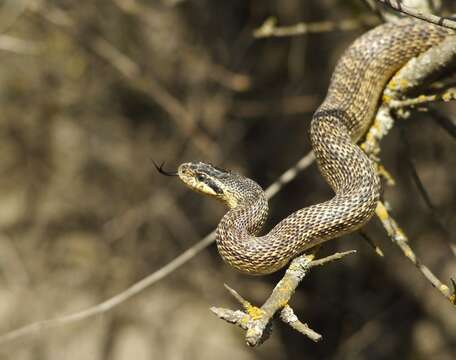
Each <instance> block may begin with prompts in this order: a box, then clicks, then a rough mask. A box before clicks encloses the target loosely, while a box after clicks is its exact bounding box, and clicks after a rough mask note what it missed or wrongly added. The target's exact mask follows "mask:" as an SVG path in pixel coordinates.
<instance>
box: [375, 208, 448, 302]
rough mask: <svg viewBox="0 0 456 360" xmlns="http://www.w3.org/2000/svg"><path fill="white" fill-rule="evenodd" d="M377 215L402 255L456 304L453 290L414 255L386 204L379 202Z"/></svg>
mask: <svg viewBox="0 0 456 360" xmlns="http://www.w3.org/2000/svg"><path fill="white" fill-rule="evenodd" d="M375 212H376V214H377V217H378V218H379V219H380V221H381V223H382V225H383V227H384V229H385V230H386V232H387V234H388V236H389V237H390V239H391V240H392V241H393V243H394V244H395V245H397V246H399V248H400V249H401V250H402V253H403V254H404V256H405V257H406V258H407V259H409V260H410V261H411V262H412V263H413V264H414V265H415V266H416V267H417V269H418V270H419V271H420V272H421V274H422V275H423V276H424V277H425V279H427V280H428V281H429V282H430V283H431V285H432V286H433V287H435V288H436V289H437V290H438V291H439V292H440V293H441V294H442V295H443V296H444V297H445V298H446V299H448V300H449V301H450V302H451V303H452V304H453V305H456V298H455V294H454V292H452V291H451V290H450V288H449V287H448V286H447V285H445V284H443V283H442V282H441V281H440V280H439V279H438V278H437V277H436V276H435V275H434V274H433V273H432V271H431V270H430V269H429V268H428V267H427V266H425V265H424V264H423V263H422V262H421V261H420V260H419V259H418V258H417V256H416V254H415V252H414V251H413V249H412V248H411V247H410V245H409V244H408V238H407V236H406V235H405V233H404V231H403V230H402V229H401V228H400V227H399V225H398V224H397V222H396V220H394V219H393V218H392V217H391V215H390V214H389V213H388V211H387V209H386V206H385V205H384V204H383V203H382V202H379V203H378V206H377V209H376V211H375Z"/></svg>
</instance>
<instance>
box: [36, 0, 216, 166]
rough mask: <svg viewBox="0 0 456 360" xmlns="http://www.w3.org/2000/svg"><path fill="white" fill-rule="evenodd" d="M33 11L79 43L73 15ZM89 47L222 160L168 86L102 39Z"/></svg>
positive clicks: (56, 10)
mask: <svg viewBox="0 0 456 360" xmlns="http://www.w3.org/2000/svg"><path fill="white" fill-rule="evenodd" d="M30 10H31V11H33V12H35V13H36V14H38V15H39V16H41V17H42V18H43V19H45V20H46V21H48V22H50V23H52V24H54V25H56V26H58V27H60V28H61V29H63V30H65V32H66V33H67V34H69V35H70V36H71V37H73V38H74V39H75V40H76V41H78V36H77V33H76V29H75V24H76V23H75V21H74V20H73V19H72V18H71V16H70V15H68V14H67V13H65V12H64V11H62V10H61V9H59V8H58V7H52V6H50V5H48V4H46V6H45V5H44V4H41V3H38V4H35V6H34V7H32V8H31V9H30ZM82 46H83V45H82ZM86 46H88V48H89V49H90V50H91V51H93V53H95V54H96V55H97V56H99V57H100V58H101V59H103V60H104V61H106V62H107V64H109V65H110V66H111V67H112V68H113V69H114V70H116V71H117V72H118V73H119V74H121V75H122V77H123V78H124V79H126V80H127V84H128V85H129V86H130V87H132V88H134V89H136V90H138V91H140V92H141V93H143V94H145V95H147V96H149V97H150V98H151V99H152V100H153V101H154V102H155V103H156V104H158V105H159V106H160V107H161V108H162V109H163V110H164V111H165V112H166V113H167V114H169V115H170V119H171V120H172V121H174V122H175V124H176V126H177V129H179V131H181V132H182V133H183V134H184V136H185V138H186V139H191V140H192V144H194V145H195V146H196V147H197V148H198V149H199V150H201V151H203V152H204V153H205V152H210V153H211V154H212V156H213V158H215V159H216V158H218V157H219V155H218V152H219V150H218V146H216V144H215V143H214V142H213V140H212V139H211V138H210V137H208V136H206V135H205V134H204V133H202V132H200V131H197V129H196V119H195V114H193V112H192V111H191V109H190V108H189V107H187V106H185V105H184V104H182V103H181V102H180V101H179V100H178V99H177V98H176V97H174V96H173V95H172V94H171V93H170V92H169V91H168V90H167V89H166V88H165V87H164V86H162V85H161V84H159V82H158V81H157V80H156V79H153V78H151V76H150V75H147V76H146V74H144V73H143V71H142V69H141V67H140V65H139V64H137V63H136V62H135V61H134V60H133V59H131V58H130V57H128V56H127V55H125V54H124V53H123V52H122V51H121V50H120V49H118V48H116V47H115V46H114V45H113V44H111V43H110V42H109V41H108V40H106V39H105V38H103V37H102V36H100V35H96V36H92V37H91V38H90V39H89V40H88V43H87V44H86Z"/></svg>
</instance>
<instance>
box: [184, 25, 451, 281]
mask: <svg viewBox="0 0 456 360" xmlns="http://www.w3.org/2000/svg"><path fill="white" fill-rule="evenodd" d="M450 34H453V31H451V30H448V29H444V28H442V27H439V26H435V25H431V24H428V23H425V22H423V21H419V20H414V19H408V18H407V19H402V20H400V21H399V22H397V23H394V24H392V23H387V24H383V25H380V26H378V27H376V28H374V29H372V30H370V31H368V32H367V33H365V34H364V35H362V36H361V37H359V38H358V39H357V40H355V42H354V43H353V44H352V45H351V46H350V47H349V48H348V49H347V50H346V51H345V53H344V54H343V55H342V57H341V58H340V60H339V61H338V63H337V65H336V68H335V70H334V72H333V75H332V78H331V80H330V85H329V89H328V92H327V95H326V98H325V99H324V101H323V103H322V104H321V105H320V107H319V108H318V109H317V111H316V112H315V113H314V115H313V118H312V121H311V126H310V140H311V144H312V148H313V151H314V153H315V156H316V159H317V163H318V166H319V169H320V172H321V174H322V175H323V177H324V178H325V180H326V181H327V182H328V184H329V185H330V186H331V188H332V189H333V190H334V193H335V196H334V197H333V198H331V199H330V200H328V201H325V202H323V203H320V204H316V205H312V206H309V207H306V208H303V209H300V210H298V211H296V212H294V213H292V214H291V215H289V216H288V217H286V218H285V219H283V220H282V221H280V222H279V223H278V224H277V225H276V226H275V227H274V228H273V229H272V230H271V231H270V232H269V233H267V234H266V235H263V236H259V235H258V234H259V232H260V230H261V228H262V226H263V224H264V223H265V221H266V217H267V213H268V203H267V199H266V197H265V194H264V192H263V190H262V189H261V187H260V186H259V185H258V184H257V183H255V182H254V181H253V180H251V179H248V178H246V177H244V176H242V175H239V174H236V173H233V172H230V171H228V170H224V169H221V168H218V167H215V166H213V165H210V164H207V163H203V162H190V163H184V164H181V165H180V166H179V168H178V171H177V175H178V176H179V177H180V179H181V180H182V181H183V182H184V183H185V184H186V185H187V186H189V187H190V188H191V189H193V190H195V191H198V192H201V193H203V194H205V195H209V196H212V197H214V198H216V199H219V200H221V201H222V202H224V203H225V204H226V205H227V206H228V208H229V211H228V212H227V213H226V214H225V215H224V216H223V218H222V220H221V221H220V223H219V225H218V227H217V232H216V240H217V247H218V250H219V253H220V255H221V256H222V258H223V259H224V260H225V261H226V262H227V263H229V264H230V265H232V266H233V267H234V268H236V269H238V270H240V271H242V272H245V273H248V274H253V275H262V274H269V273H272V272H275V271H277V270H279V269H280V268H282V267H284V266H285V265H286V264H287V263H288V262H289V261H290V260H291V259H293V258H294V257H296V256H298V255H299V254H301V253H303V252H304V251H305V250H307V249H309V248H311V247H313V246H315V245H317V244H319V243H321V242H323V241H326V240H329V239H333V238H335V237H338V236H340V235H343V234H346V233H350V232H352V231H354V230H356V229H358V228H360V227H361V226H362V225H364V224H365V223H366V222H367V221H368V220H369V219H370V218H371V216H372V215H373V213H374V212H375V208H376V206H377V202H378V200H379V196H380V195H379V194H380V188H381V186H380V180H379V178H378V175H377V173H376V171H375V169H374V166H373V164H372V162H371V160H370V159H369V158H368V156H367V155H366V154H365V153H364V152H363V151H362V150H361V149H360V148H359V147H358V146H357V145H356V142H357V141H358V140H359V139H360V138H361V137H362V136H363V134H364V133H365V132H366V130H367V128H368V127H369V125H370V123H371V121H372V119H373V117H374V115H375V112H376V109H377V107H378V103H379V99H380V96H381V94H382V91H383V89H384V87H385V85H386V84H387V82H388V80H389V79H390V78H391V77H392V75H393V74H394V73H395V72H396V71H397V70H398V69H400V68H401V67H402V66H403V65H404V64H405V63H406V62H407V61H408V60H410V59H411V58H413V57H415V56H417V55H419V54H420V53H422V52H424V51H426V50H427V49H428V48H430V47H432V46H434V45H436V44H438V43H439V42H441V41H442V40H443V39H444V38H445V37H447V36H448V35H450Z"/></svg>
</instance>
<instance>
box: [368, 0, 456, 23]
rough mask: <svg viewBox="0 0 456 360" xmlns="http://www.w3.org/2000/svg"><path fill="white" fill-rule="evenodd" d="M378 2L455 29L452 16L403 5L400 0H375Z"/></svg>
mask: <svg viewBox="0 0 456 360" xmlns="http://www.w3.org/2000/svg"><path fill="white" fill-rule="evenodd" d="M377 1H378V2H379V3H382V4H383V5H386V6H388V7H390V8H391V9H394V10H396V11H399V12H401V13H403V14H406V15H409V16H412V17H414V18H417V19H421V20H424V21H427V22H430V23H432V24H436V25H439V26H443V27H446V28H448V29H453V30H456V21H455V20H454V18H453V17H445V16H437V15H434V14H430V13H427V12H424V11H422V10H418V9H415V8H412V7H410V6H407V5H404V4H403V3H402V1H400V0H377Z"/></svg>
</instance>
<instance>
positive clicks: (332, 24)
mask: <svg viewBox="0 0 456 360" xmlns="http://www.w3.org/2000/svg"><path fill="white" fill-rule="evenodd" d="M379 23H380V22H379V19H378V17H377V16H374V15H370V14H366V15H364V16H361V17H359V18H358V19H345V20H340V21H320V22H313V23H298V24H295V25H291V26H277V19H276V18H274V17H270V18H268V19H266V21H265V22H264V23H263V25H261V26H260V27H259V28H258V29H256V30H255V31H254V32H253V36H254V37H256V38H265V37H283V36H296V35H303V34H315V33H324V32H330V31H351V30H356V29H359V28H361V27H366V26H367V27H372V26H374V25H378V24H379Z"/></svg>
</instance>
